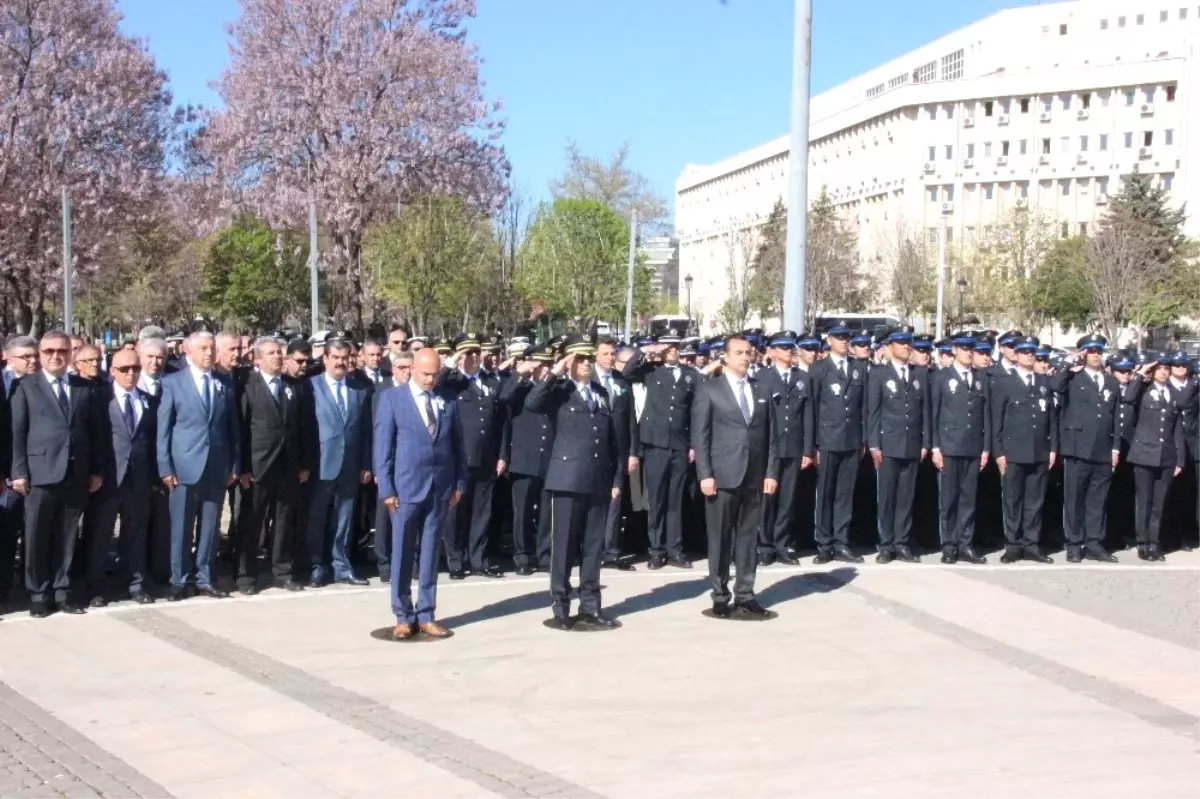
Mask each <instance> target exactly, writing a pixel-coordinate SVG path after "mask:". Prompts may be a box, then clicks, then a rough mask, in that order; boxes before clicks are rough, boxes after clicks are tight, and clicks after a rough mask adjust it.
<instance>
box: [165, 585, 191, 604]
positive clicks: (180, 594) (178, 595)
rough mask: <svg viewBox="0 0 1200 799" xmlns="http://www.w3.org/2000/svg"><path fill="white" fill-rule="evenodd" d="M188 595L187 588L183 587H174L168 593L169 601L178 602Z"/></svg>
mask: <svg viewBox="0 0 1200 799" xmlns="http://www.w3.org/2000/svg"><path fill="white" fill-rule="evenodd" d="M186 597H187V589H186V588H183V587H182V586H181V587H178V588H172V589H171V593H169V594H167V601H168V602H178V601H180V600H181V599H184V598H186Z"/></svg>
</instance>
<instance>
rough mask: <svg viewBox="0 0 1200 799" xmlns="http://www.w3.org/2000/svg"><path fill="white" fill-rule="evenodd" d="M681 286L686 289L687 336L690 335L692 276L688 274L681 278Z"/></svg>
mask: <svg viewBox="0 0 1200 799" xmlns="http://www.w3.org/2000/svg"><path fill="white" fill-rule="evenodd" d="M683 286H684V288H686V289H687V317H688V323H687V326H688V329H687V332H688V335H691V333H692V274H691V272H689V273H688V274H687V275H686V276H684V278H683Z"/></svg>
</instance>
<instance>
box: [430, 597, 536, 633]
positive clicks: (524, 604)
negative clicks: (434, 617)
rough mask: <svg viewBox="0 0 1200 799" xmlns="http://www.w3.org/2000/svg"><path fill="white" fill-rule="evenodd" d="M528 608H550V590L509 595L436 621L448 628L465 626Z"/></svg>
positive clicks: (501, 617)
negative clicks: (497, 600)
mask: <svg viewBox="0 0 1200 799" xmlns="http://www.w3.org/2000/svg"><path fill="white" fill-rule="evenodd" d="M530 610H550V591H549V590H546V589H543V590H540V591H531V592H530V593H528V594H521V595H520V596H510V597H508V598H507V599H501V600H500V601H499V602H492V603H491V604H488V605H484V606H483V607H481V608H477V609H475V610H470V611H467V612H466V613H460V614H458V615H457V616H450V617H448V618H445V619H438V621H439V622H440V623H442V624H444V625H445V626H447V627H450V628H454V627H466V626H467V625H468V624H478V623H479V622H481V621H493V620H495V619H503V618H504V617H506V616H515V615H517V614H518V613H525V612H526V611H530Z"/></svg>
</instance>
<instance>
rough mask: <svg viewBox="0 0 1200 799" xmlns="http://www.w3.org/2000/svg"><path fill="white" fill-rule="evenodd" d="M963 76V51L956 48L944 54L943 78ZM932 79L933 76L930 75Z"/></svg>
mask: <svg viewBox="0 0 1200 799" xmlns="http://www.w3.org/2000/svg"><path fill="white" fill-rule="evenodd" d="M962 76H963V51H962V50H955V51H954V52H953V53H950V54H949V55H944V56H942V80H956V79H958V78H961V77H962ZM929 79H930V80H933V77H932V76H930V78H929Z"/></svg>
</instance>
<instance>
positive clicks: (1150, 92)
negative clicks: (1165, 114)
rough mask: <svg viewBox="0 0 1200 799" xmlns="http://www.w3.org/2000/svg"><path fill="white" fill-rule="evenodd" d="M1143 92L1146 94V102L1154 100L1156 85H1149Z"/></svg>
mask: <svg viewBox="0 0 1200 799" xmlns="http://www.w3.org/2000/svg"><path fill="white" fill-rule="evenodd" d="M1142 94H1143V95H1144V96H1145V98H1146V102H1148V103H1152V102H1154V87H1153V86H1148V87H1147V88H1145V89H1143V90H1142Z"/></svg>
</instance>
